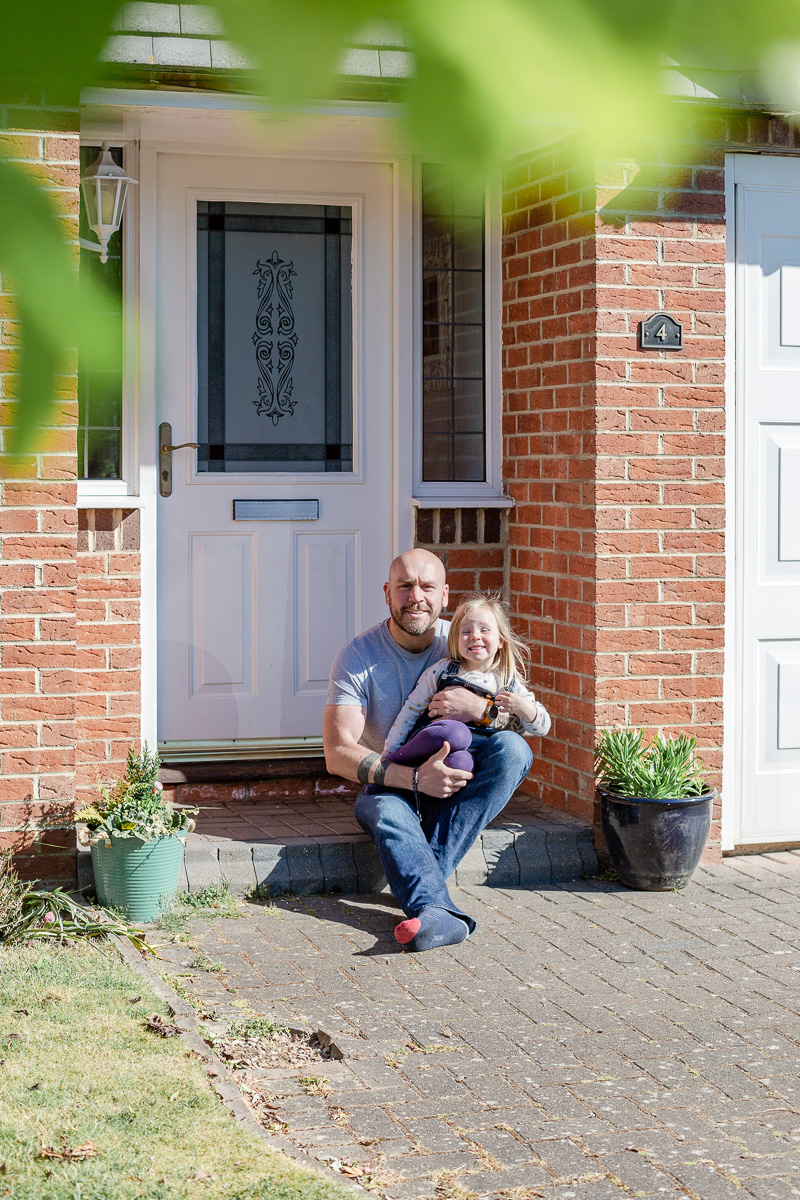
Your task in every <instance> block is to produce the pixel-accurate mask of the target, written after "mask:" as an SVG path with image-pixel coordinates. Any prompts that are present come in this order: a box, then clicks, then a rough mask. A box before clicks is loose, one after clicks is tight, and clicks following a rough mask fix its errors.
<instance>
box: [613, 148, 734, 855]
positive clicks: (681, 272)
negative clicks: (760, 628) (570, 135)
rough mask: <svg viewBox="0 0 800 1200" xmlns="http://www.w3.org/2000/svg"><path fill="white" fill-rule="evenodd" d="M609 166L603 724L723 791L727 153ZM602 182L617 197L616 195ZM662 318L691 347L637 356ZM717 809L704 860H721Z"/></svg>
mask: <svg viewBox="0 0 800 1200" xmlns="http://www.w3.org/2000/svg"><path fill="white" fill-rule="evenodd" d="M697 154H698V156H699V160H698V161H697V162H695V163H694V164H693V165H692V166H680V165H678V166H674V167H672V168H670V169H669V170H666V171H665V170H664V169H663V168H658V169H656V168H655V167H652V168H648V167H647V165H645V166H644V167H643V168H642V174H643V175H644V176H645V178H646V179H648V180H649V181H650V183H652V184H653V185H654V186H652V187H649V186H648V187H646V188H637V187H636V186H635V185H634V186H633V187H630V186H629V187H628V188H627V189H625V190H623V191H622V192H620V193H619V194H618V195H617V192H618V189H619V183H620V182H621V181H620V179H619V168H618V167H615V168H601V169H600V173H599V175H598V178H599V181H600V184H601V191H600V197H599V198H600V201H601V202H603V201H604V200H605V201H606V202H607V203H608V204H609V205H610V207H609V208H608V209H606V210H605V216H606V221H607V223H600V224H599V225H598V235H597V242H596V253H597V320H598V350H597V429H598V432H597V454H598V460H597V473H598V482H597V571H598V583H597V598H598V604H597V620H598V627H599V629H600V630H601V631H602V634H598V636H602V653H599V654H598V658H597V711H596V720H597V724H598V726H599V727H603V726H609V725H611V726H617V725H626V724H629V725H634V726H642V727H644V728H645V729H646V730H647V732H648V734H649V735H652V734H654V733H656V732H659V731H664V732H670V733H679V732H685V733H688V734H692V735H694V736H695V737H696V738H697V741H698V747H699V751H700V754H701V757H702V758H703V761H704V763H705V765H706V766H707V767H709V768H711V770H712V771H713V775H714V782H715V783H716V784H717V786H719V782H720V772H721V768H722V683H723V679H722V674H723V646H724V621H725V611H724V601H725V559H724V552H725V534H724V525H725V509H724V505H725V481H724V475H725V436H724V434H725V412H724V391H723V387H724V354H725V345H724V333H725V274H724V264H725V223H724V207H725V206H724V176H723V171H722V169H721V168H722V163H723V148H722V146H714V145H709V146H706V147H704V148H703V149H702V150H698V151H697ZM606 189H607V190H606ZM661 310H665V311H668V312H669V313H670V314H671V315H672V316H674V317H675V318H676V319H677V320H679V321H681V322H682V324H683V332H684V347H685V348H684V350H683V351H681V352H674V353H665V352H660V351H654V350H650V351H642V350H639V349H638V348H637V328H638V323H639V321H641V320H643V319H644V318H646V317H648V316H650V315H651V314H652V313H653V312H657V311H661ZM719 818H720V804H719V803H718V805H717V811H716V813H715V824H714V827H713V828H712V833H711V839H710V843H709V850H708V851H707V857H715V856H718V854H719V837H720V831H719Z"/></svg>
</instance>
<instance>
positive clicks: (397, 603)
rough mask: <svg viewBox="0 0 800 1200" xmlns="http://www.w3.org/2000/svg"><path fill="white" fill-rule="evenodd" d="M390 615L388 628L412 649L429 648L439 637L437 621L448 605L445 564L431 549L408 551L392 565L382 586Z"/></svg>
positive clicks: (406, 647) (405, 646)
mask: <svg viewBox="0 0 800 1200" xmlns="http://www.w3.org/2000/svg"><path fill="white" fill-rule="evenodd" d="M383 591H384V595H385V596H386V603H387V604H388V606H389V612H390V613H391V616H390V618H389V631H390V633H391V635H392V637H393V638H394V640H395V641H396V642H397V643H398V645H400V646H403V647H404V648H405V649H406V650H411V651H412V652H416V651H422V650H426V649H427V648H428V646H430V644H431V642H432V641H433V639H434V637H435V636H436V628H435V627H436V622H437V620H438V619H439V615H440V613H441V611H442V609H443V608H444V606H445V605H446V604H447V597H448V589H447V584H446V582H445V572H444V565H443V563H442V561H441V559H439V558H437V557H436V555H435V554H431V552H430V550H407V551H406V552H405V554H400V555H398V557H397V558H396V559H395V560H394V562H393V563H392V565H391V567H390V568H389V582H388V583H385V584H384V585H383Z"/></svg>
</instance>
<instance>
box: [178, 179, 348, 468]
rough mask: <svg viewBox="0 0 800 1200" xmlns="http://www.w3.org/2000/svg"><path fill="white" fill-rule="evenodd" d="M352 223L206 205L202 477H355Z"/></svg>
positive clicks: (200, 229)
mask: <svg viewBox="0 0 800 1200" xmlns="http://www.w3.org/2000/svg"><path fill="white" fill-rule="evenodd" d="M352 241H353V213H352V209H351V208H350V207H348V206H346V205H343V206H339V205H322V204H267V203H236V202H232V201H206V200H201V201H198V205H197V347H198V362H197V367H198V430H199V437H200V439H201V443H202V444H201V446H200V449H199V450H198V451H197V467H198V470H199V471H208V472H219V471H227V472H239V473H246V472H273V473H281V472H293V471H303V472H306V471H310V472H330V471H340V472H351V471H352V470H353V435H352V425H353V418H352V407H353V386H352V357H353V349H352V319H351V310H352V286H353V285H352Z"/></svg>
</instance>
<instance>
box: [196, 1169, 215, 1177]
mask: <svg viewBox="0 0 800 1200" xmlns="http://www.w3.org/2000/svg"><path fill="white" fill-rule="evenodd" d="M194 1177H195V1179H213V1178H214V1176H213V1175H212V1174H211V1172H210V1171H203V1170H202V1169H200V1168H198V1169H197V1170H196V1171H195V1173H194Z"/></svg>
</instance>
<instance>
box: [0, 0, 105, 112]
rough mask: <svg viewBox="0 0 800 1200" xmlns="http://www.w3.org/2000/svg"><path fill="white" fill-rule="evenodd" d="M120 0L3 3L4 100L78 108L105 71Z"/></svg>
mask: <svg viewBox="0 0 800 1200" xmlns="http://www.w3.org/2000/svg"><path fill="white" fill-rule="evenodd" d="M120 8H121V5H120V3H119V0H80V3H79V4H67V3H64V2H63V0H61V2H58V0H56V3H53V0H25V2H24V3H23V4H21V3H20V2H19V0H0V28H1V29H2V31H3V36H2V38H0V97H2V99H3V100H4V102H5V103H12V104H19V103H25V104H37V103H40V102H41V103H44V104H58V105H74V106H77V104H78V101H79V99H80V93H81V89H82V88H84V87H86V86H87V84H89V83H91V82H92V81H93V80H94V79H96V78H97V77H98V75H99V73H100V70H101V68H100V64H99V58H100V52H101V50H102V48H103V46H104V44H105V42H106V41H107V40H108V37H109V34H110V33H111V28H112V24H113V21H114V17H115V16H116V15H117V12H118V11H119V9H120Z"/></svg>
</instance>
